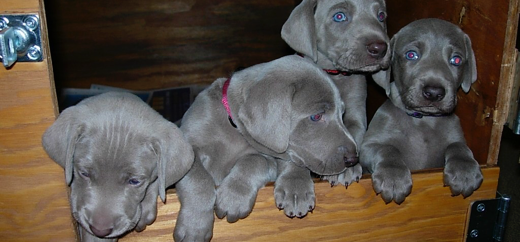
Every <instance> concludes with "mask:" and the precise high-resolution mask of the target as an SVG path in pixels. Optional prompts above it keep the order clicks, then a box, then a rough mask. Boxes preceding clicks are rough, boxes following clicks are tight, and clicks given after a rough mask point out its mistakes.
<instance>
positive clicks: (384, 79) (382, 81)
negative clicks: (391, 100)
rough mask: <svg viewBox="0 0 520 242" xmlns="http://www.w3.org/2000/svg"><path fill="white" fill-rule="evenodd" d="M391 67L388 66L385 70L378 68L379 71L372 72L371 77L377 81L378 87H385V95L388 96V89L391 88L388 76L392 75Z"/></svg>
mask: <svg viewBox="0 0 520 242" xmlns="http://www.w3.org/2000/svg"><path fill="white" fill-rule="evenodd" d="M391 69H392V68H391V67H388V69H386V70H380V71H378V72H376V73H374V74H372V79H374V81H375V82H376V83H377V85H379V86H380V87H382V88H383V89H385V92H386V95H387V96H390V89H391V88H390V78H391V76H392V74H391V73H392V71H391Z"/></svg>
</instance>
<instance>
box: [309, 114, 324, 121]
mask: <svg viewBox="0 0 520 242" xmlns="http://www.w3.org/2000/svg"><path fill="white" fill-rule="evenodd" d="M322 118H323V114H322V113H318V114H314V115H311V120H312V121H314V122H318V121H320V120H321V119H322Z"/></svg>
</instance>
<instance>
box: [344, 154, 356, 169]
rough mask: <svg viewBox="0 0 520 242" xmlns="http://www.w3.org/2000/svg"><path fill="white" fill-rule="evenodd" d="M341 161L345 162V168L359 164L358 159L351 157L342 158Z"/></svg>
mask: <svg viewBox="0 0 520 242" xmlns="http://www.w3.org/2000/svg"><path fill="white" fill-rule="evenodd" d="M343 160H344V161H345V166H346V167H351V166H355V165H356V164H357V163H359V158H358V157H357V156H351V157H347V156H345V157H343Z"/></svg>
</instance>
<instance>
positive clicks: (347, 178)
mask: <svg viewBox="0 0 520 242" xmlns="http://www.w3.org/2000/svg"><path fill="white" fill-rule="evenodd" d="M362 175H363V168H362V166H361V164H360V163H358V164H356V165H355V166H352V167H348V168H347V169H346V170H345V171H344V172H343V173H340V174H339V175H332V176H322V177H321V179H322V180H326V181H328V182H329V183H330V185H331V186H336V185H340V184H341V185H344V186H345V187H347V188H348V186H349V185H350V184H352V183H354V182H359V179H361V176H362Z"/></svg>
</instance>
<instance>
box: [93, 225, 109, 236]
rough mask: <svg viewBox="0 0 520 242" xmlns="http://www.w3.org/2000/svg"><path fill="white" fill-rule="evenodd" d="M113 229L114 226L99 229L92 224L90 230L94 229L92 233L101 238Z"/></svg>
mask: <svg viewBox="0 0 520 242" xmlns="http://www.w3.org/2000/svg"><path fill="white" fill-rule="evenodd" d="M113 230H114V229H113V228H106V229H99V228H96V227H94V226H93V225H90V231H92V233H93V234H94V235H95V236H97V237H100V238H101V237H105V236H107V235H109V234H111V233H112V231H113Z"/></svg>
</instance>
